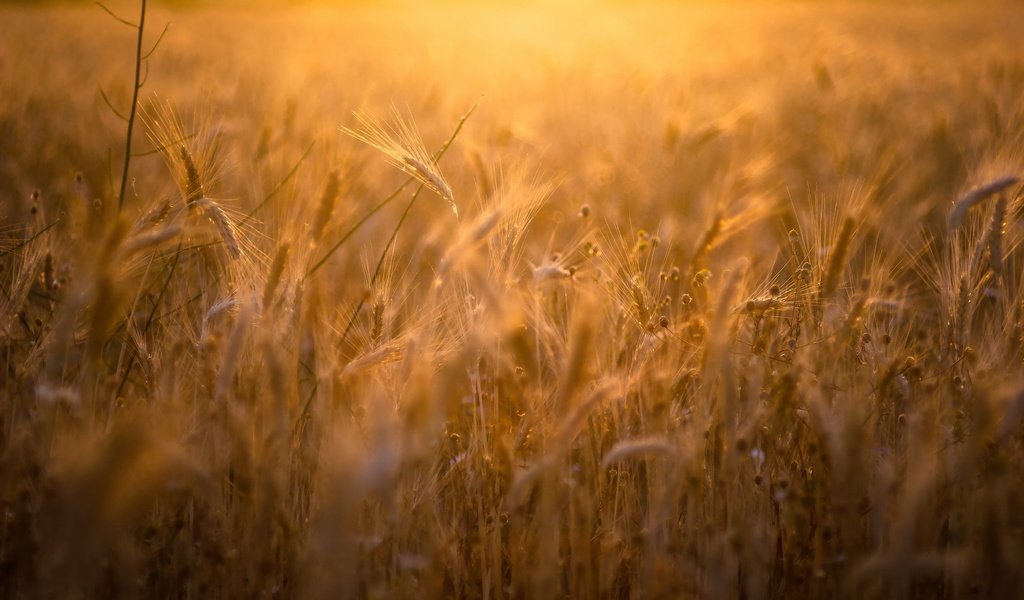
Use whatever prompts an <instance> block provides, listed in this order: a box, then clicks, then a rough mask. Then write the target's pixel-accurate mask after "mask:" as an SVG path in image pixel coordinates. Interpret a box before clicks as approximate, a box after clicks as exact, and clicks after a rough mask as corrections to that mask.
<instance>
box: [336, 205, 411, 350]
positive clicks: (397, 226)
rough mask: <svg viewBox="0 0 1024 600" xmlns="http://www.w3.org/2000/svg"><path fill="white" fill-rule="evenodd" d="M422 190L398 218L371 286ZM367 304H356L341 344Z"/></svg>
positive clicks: (375, 270)
mask: <svg viewBox="0 0 1024 600" xmlns="http://www.w3.org/2000/svg"><path fill="white" fill-rule="evenodd" d="M422 191H423V186H422V185H420V186H419V187H418V188H416V193H415V194H413V195H412V198H410V199H409V204H406V205H405V211H404V212H403V213H402V217H401V218H400V219H398V223H396V224H395V229H394V231H392V232H391V237H390V238H388V243H387V245H386V246H384V251H383V252H381V253H380V258H379V259H378V260H377V267H376V268H375V269H374V270H373V276H372V277H370V286H371V287H372V286H373V284H375V283H377V279H378V278H379V277H380V272H381V268H382V267H383V266H384V259H385V258H386V257H387V255H388V252H389V251H390V250H391V246H392V245H394V243H395V238H397V237H398V230H399V229H401V228H402V224H403V223H405V219H406V217H408V216H409V211H411V210H412V205H413V204H415V203H416V198H419V196H420V192H422ZM365 305H366V298H365V297H363V298H362V299H360V300H359V304H357V305H356V310H355V312H353V313H352V317H351V318H349V320H348V325H346V326H345V331H344V332H342V334H341V341H339V342H338V345H339V346H340V345H342V344H344V343H345V339H346V338H347V337H348V333H349V331H352V326H353V325H355V323H356V317H358V316H359V313H360V312H361V311H362V310H363V307H364V306H365Z"/></svg>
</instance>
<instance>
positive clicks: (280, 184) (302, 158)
mask: <svg viewBox="0 0 1024 600" xmlns="http://www.w3.org/2000/svg"><path fill="white" fill-rule="evenodd" d="M315 145H316V140H313V141H312V142H310V143H309V147H307V148H306V151H305V152H303V153H302V156H300V157H299V160H298V161H297V162H296V163H295V165H294V166H293V167H292V169H291V171H288V174H287V175H285V176H284V179H282V180H281V181H279V182H278V183H277V185H276V186H274V189H272V190H270V193H269V194H267V195H266V196H264V198H263V200H260V203H259V204H257V205H256V206H254V207H253V208H252V210H250V211H249V214H247V215H245V218H244V219H242V222H241V223H239V224H238V225H239V226H242V225H245V224H246V223H248V222H249V219H251V218H252V217H253V215H255V214H256V211H258V210H260V209H261V208H263V207H264V206H265V205H266V204H267V202H269V201H270V199H271V198H273V197H274V196H275V195H276V194H277V193H278V192H279V191H281V188H283V187H284V184H286V183H288V180H289V179H291V178H292V177H294V176H295V173H296V172H298V170H299V167H300V166H302V163H303V162H305V160H306V158H307V157H308V156H309V153H310V152H312V151H313V146H315Z"/></svg>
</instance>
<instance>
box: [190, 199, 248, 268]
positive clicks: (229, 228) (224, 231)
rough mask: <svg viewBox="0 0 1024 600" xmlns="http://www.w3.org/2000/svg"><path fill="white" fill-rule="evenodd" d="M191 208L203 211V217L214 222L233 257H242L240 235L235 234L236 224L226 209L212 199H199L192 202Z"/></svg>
mask: <svg viewBox="0 0 1024 600" xmlns="http://www.w3.org/2000/svg"><path fill="white" fill-rule="evenodd" d="M190 206H193V207H195V208H198V209H199V210H201V211H203V216H205V217H206V218H207V219H210V220H211V221H213V224H214V225H215V226H216V227H217V233H218V234H220V239H221V241H223V242H224V246H225V247H227V249H228V251H229V252H230V253H231V255H232V256H234V257H235V258H238V257H240V256H242V250H241V248H240V247H239V245H238V234H237V233H236V232H235V224H234V223H232V221H231V217H229V216H228V214H227V213H226V212H224V209H223V208H221V207H220V205H219V204H217V202H216V201H214V200H212V199H210V198H199V199H197V200H195V201H194V202H192V203H191V204H190Z"/></svg>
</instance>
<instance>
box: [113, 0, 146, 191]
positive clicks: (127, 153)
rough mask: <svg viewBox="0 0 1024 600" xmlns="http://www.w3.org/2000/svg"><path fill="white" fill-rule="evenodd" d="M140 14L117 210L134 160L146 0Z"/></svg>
mask: <svg viewBox="0 0 1024 600" xmlns="http://www.w3.org/2000/svg"><path fill="white" fill-rule="evenodd" d="M140 12H141V14H140V16H139V26H138V29H139V38H138V43H137V44H136V46H135V85H134V86H133V88H132V108H131V112H130V113H128V134H127V135H126V136H125V141H124V170H123V171H121V192H120V193H119V194H118V195H117V210H118V211H120V210H121V209H122V208H123V207H124V192H125V189H127V187H128V165H130V164H131V160H132V132H133V131H134V130H135V113H136V111H137V109H138V106H139V89H140V88H141V87H142V85H140V83H139V82H140V78H141V77H142V34H143V31H144V30H145V25H146V0H142V10H141V11H140Z"/></svg>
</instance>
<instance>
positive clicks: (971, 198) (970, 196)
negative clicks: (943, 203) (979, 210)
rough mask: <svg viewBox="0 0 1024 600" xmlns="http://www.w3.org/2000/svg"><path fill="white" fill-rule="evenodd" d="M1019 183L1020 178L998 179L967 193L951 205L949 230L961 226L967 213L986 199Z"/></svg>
mask: <svg viewBox="0 0 1024 600" xmlns="http://www.w3.org/2000/svg"><path fill="white" fill-rule="evenodd" d="M1018 183H1020V178H1019V177H1015V176H1013V175H1009V176H1007V177H1000V178H999V179H996V180H995V181H992V182H990V183H987V184H985V185H983V186H981V187H979V188H976V189H974V190H972V191H971V192H968V193H967V194H966V195H965V196H964V197H963V198H960V199H959V200H957V201H956V203H954V204H953V210H952V211H951V212H950V213H949V228H950V229H951V230H952V229H956V228H957V227H959V226H960V225H962V224H963V222H964V219H965V218H966V217H967V213H968V211H970V210H971V209H972V208H974V207H975V206H977V205H978V204H980V203H981V202H983V201H985V200H986V199H988V198H991V197H992V196H994V195H996V194H998V193H999V192H1002V191H1004V190H1006V189H1008V188H1010V187H1013V186H1014V185H1016V184H1018Z"/></svg>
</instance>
